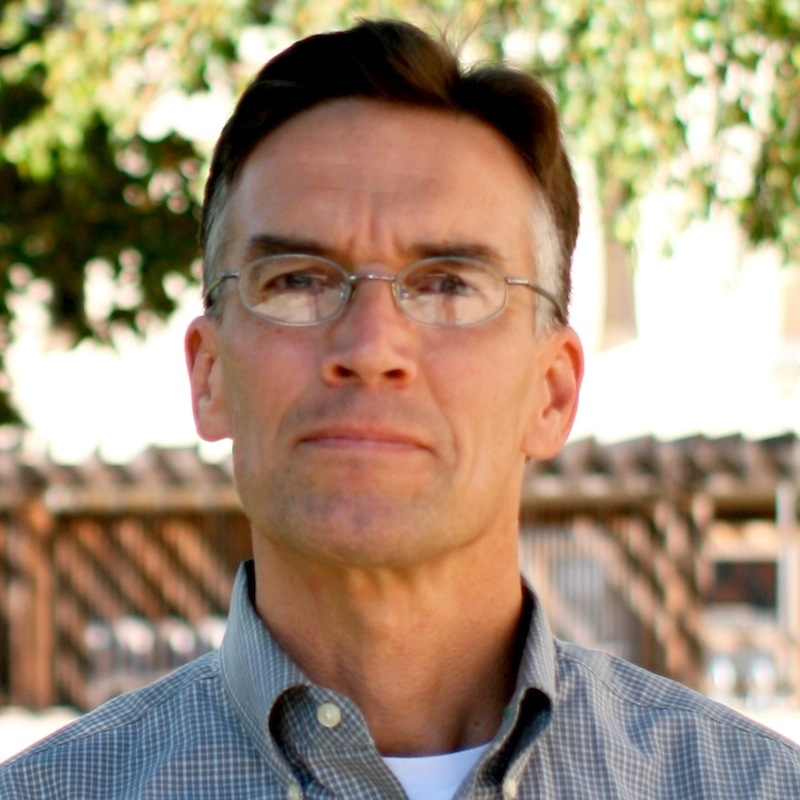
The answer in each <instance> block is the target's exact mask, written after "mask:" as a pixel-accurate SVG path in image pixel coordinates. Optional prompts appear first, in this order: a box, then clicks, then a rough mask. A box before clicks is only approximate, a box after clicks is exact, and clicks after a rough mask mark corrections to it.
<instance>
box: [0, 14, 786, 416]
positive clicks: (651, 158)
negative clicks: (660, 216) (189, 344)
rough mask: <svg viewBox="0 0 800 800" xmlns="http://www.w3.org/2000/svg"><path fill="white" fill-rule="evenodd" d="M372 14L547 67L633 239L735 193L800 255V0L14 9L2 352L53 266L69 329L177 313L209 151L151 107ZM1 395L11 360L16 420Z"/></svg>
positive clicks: (9, 29)
mask: <svg viewBox="0 0 800 800" xmlns="http://www.w3.org/2000/svg"><path fill="white" fill-rule="evenodd" d="M359 16H365V17H374V16H395V17H402V18H405V19H408V20H410V21H413V22H416V23H418V24H421V25H422V26H423V27H426V28H427V29H429V30H431V31H444V32H446V33H448V34H449V35H450V37H451V38H455V39H461V38H462V37H466V36H467V35H468V34H472V35H471V36H470V38H469V39H468V41H467V44H466V45H465V48H464V53H465V57H468V58H477V59H489V58H495V57H504V58H506V59H508V60H510V61H513V62H514V63H516V64H517V65H519V66H521V67H523V68H525V69H529V70H532V71H533V72H535V73H536V74H537V75H539V76H541V77H543V78H544V79H545V80H546V82H547V83H548V84H549V85H550V86H551V88H552V90H553V93H554V95H555V96H556V98H557V100H558V103H559V106H560V108H561V111H562V115H563V119H564V123H565V129H566V133H567V137H568V139H569V144H570V148H571V150H572V151H573V152H574V153H575V154H577V155H579V156H581V157H583V158H585V159H588V160H590V161H591V162H592V163H593V164H594V165H595V168H596V171H597V174H598V176H599V186H600V193H601V202H602V207H603V209H604V217H605V222H606V223H607V229H608V232H609V235H611V236H613V237H615V238H616V239H617V240H619V241H622V242H625V243H630V242H631V241H632V240H633V237H634V235H635V231H636V226H637V210H638V203H639V201H640V200H641V199H642V198H643V197H644V196H645V195H646V194H647V193H648V192H650V191H652V190H653V189H655V188H665V187H669V186H677V187H680V189H681V190H682V192H683V196H684V197H685V211H686V215H687V219H688V218H689V217H690V216H697V215H703V214H706V213H707V212H708V210H709V208H710V207H711V206H712V205H717V204H721V205H726V206H728V207H730V208H732V209H733V210H734V211H735V212H736V213H737V215H738V218H739V219H740V220H741V224H742V226H743V228H744V230H745V231H746V233H747V235H748V236H749V238H750V240H751V242H752V243H753V244H754V245H757V244H760V243H762V242H767V243H773V244H775V245H777V246H778V247H779V248H780V249H781V251H782V252H783V254H784V256H785V257H786V259H787V261H791V262H798V261H800V213H798V212H800V0H773V2H768V3H765V2H763V0H710V1H709V0H648V2H645V3H642V2H641V0H593V1H592V2H589V0H461V2H457V0H278V2H277V3H275V2H274V1H273V0H230V1H229V2H227V3H224V4H221V3H218V2H216V0H92V1H91V2H89V1H88V0H82V1H81V0H5V2H2V0H0V345H3V346H4V344H5V342H6V340H7V339H8V337H9V335H10V332H11V331H12V322H13V303H11V302H9V300H10V298H11V296H12V295H13V294H14V293H15V292H17V293H18V292H24V291H26V288H27V287H28V286H29V285H32V282H34V281H41V280H42V279H43V280H44V281H46V282H47V283H49V285H50V286H51V289H52V290H51V292H50V293H49V298H50V299H49V300H48V301H47V302H48V306H49V310H50V312H51V316H52V321H53V325H54V326H55V327H57V328H59V329H61V330H64V331H67V332H69V333H70V334H71V335H72V337H73V340H75V341H77V340H78V339H80V338H81V337H86V336H92V337H96V338H99V339H101V340H104V341H111V342H113V338H114V331H115V330H116V328H117V326H124V327H128V328H133V329H134V330H138V329H141V328H142V327H143V326H144V324H145V323H146V320H147V319H148V318H149V317H150V316H152V315H159V316H163V315H166V314H168V313H169V312H170V311H171V309H172V306H173V300H172V298H171V296H170V294H169V293H168V292H167V291H166V289H165V279H166V278H168V277H169V276H170V275H171V274H173V273H177V274H179V275H183V276H190V275H191V274H192V265H193V262H194V261H195V260H196V257H197V249H196V244H195V237H196V222H197V215H198V211H199V205H198V204H199V198H200V192H201V185H202V180H203V176H204V170H205V164H206V161H207V158H208V151H209V146H210V142H209V141H201V140H199V139H198V137H197V136H193V135H191V134H190V133H187V132H186V131H185V130H184V128H183V127H182V126H181V125H179V124H169V123H163V124H161V126H160V127H159V125H155V126H153V125H152V120H150V123H148V114H150V115H152V113H153V109H154V108H155V107H157V106H158V105H159V103H161V104H162V106H163V105H164V104H165V103H166V104H168V103H169V102H170V99H173V98H180V97H187V96H188V97H203V96H207V95H208V94H209V93H211V92H215V93H216V94H217V95H218V96H219V95H220V94H221V95H223V96H227V97H229V98H230V99H231V100H232V98H233V97H234V96H235V94H236V92H237V91H238V89H239V88H241V86H242V84H243V82H244V81H245V80H246V79H247V78H248V77H249V74H250V73H252V71H253V70H254V69H255V67H256V65H255V64H249V65H248V64H243V63H242V62H243V47H244V42H245V40H246V39H247V37H248V36H249V37H250V39H251V40H252V39H253V37H254V38H255V40H257V41H259V42H261V44H262V45H263V47H264V48H266V49H267V50H270V49H276V48H277V47H278V46H282V45H283V44H286V43H288V41H290V40H291V39H292V38H294V37H297V36H300V35H304V34H306V33H310V32H314V31H319V30H323V29H329V28H332V27H338V26H343V25H348V24H350V23H352V22H353V20H354V19H355V18H356V17H359ZM165 98H166V100H165ZM97 264H102V265H104V268H105V270H106V272H107V274H109V275H110V276H112V278H113V279H114V280H115V281H117V282H118V283H119V284H121V285H125V286H127V287H129V288H131V287H132V289H133V290H134V291H129V292H119V293H117V294H115V296H114V299H113V300H112V301H110V304H109V306H108V309H107V313H106V314H105V315H104V316H102V318H97V316H96V315H95V316H92V314H90V313H89V311H88V310H87V305H86V288H85V286H86V275H87V273H88V272H89V271H91V268H92V265H97ZM0 357H1V351H0ZM7 389H8V386H7V378H5V377H4V376H3V374H2V363H0V423H1V422H2V421H4V420H5V421H8V420H9V419H12V418H13V407H12V406H11V405H10V404H9V403H8V396H7V393H6V390H7Z"/></svg>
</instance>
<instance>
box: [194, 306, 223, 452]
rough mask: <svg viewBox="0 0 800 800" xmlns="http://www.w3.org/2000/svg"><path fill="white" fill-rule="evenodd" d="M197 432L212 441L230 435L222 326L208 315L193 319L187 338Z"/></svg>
mask: <svg viewBox="0 0 800 800" xmlns="http://www.w3.org/2000/svg"><path fill="white" fill-rule="evenodd" d="M184 349H185V354H186V367H187V369H188V372H189V385H190V388H191V393H192V411H193V412H194V422H195V427H196V428H197V433H198V434H199V435H200V437H201V438H203V439H205V440H206V441H209V442H214V441H217V440H219V439H225V438H227V437H229V436H230V425H229V416H228V408H227V401H226V396H225V391H224V382H223V380H222V365H221V362H220V360H219V343H218V329H217V326H216V324H215V323H214V322H213V320H211V319H209V318H208V317H198V318H197V319H194V320H192V322H191V323H189V327H188V328H187V330H186V337H185V340H184Z"/></svg>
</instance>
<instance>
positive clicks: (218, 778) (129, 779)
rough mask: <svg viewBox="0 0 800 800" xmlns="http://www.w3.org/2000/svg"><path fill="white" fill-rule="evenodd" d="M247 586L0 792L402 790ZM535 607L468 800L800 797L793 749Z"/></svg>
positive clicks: (390, 796) (311, 793) (243, 575)
mask: <svg viewBox="0 0 800 800" xmlns="http://www.w3.org/2000/svg"><path fill="white" fill-rule="evenodd" d="M251 586H252V566H249V567H248V566H243V567H242V569H240V571H239V574H238V575H237V578H236V583H235V586H234V590H233V598H232V604H231V613H230V617H229V621H228V628H227V631H226V634H225V638H224V641H223V644H222V647H221V649H220V650H219V652H216V653H211V654H209V655H206V656H203V657H202V658H200V659H198V660H196V661H194V662H192V663H191V664H188V665H187V666H185V667H183V668H181V669H179V670H177V671H175V672H174V673H172V674H171V675H169V676H168V677H166V678H165V679H163V680H161V681H159V682H157V683H154V684H152V685H151V686H148V687H145V688H144V689H140V690H138V691H135V692H132V693H129V694H127V695H122V696H120V697H118V698H116V699H114V700H112V701H110V702H109V703H106V704H105V705H104V706H102V707H100V708H99V709H97V710H95V711H93V712H91V713H89V714H87V715H85V716H84V717H82V718H81V719H79V720H77V721H76V722H74V723H72V724H71V725H69V726H67V727H66V728H64V729H62V730H61V731H60V732H57V733H55V734H53V735H52V736H51V737H49V738H47V739H45V740H43V741H42V742H40V743H39V744H36V745H34V746H33V747H32V748H30V749H28V750H27V751H26V752H25V753H23V754H20V755H19V756H17V757H15V758H13V759H11V760H10V761H8V762H6V764H5V765H4V766H3V767H0V799H1V800H302V798H307V800H322V798H326V799H329V798H364V800H366V799H367V798H370V799H374V800H402V798H404V794H403V790H402V788H401V787H400V785H399V783H398V782H397V780H396V779H395V778H394V776H393V775H392V773H391V772H390V771H389V769H388V768H387V767H386V766H385V765H384V763H383V761H382V760H381V756H380V754H379V753H378V751H377V750H376V749H375V746H374V743H373V741H372V738H371V737H370V734H369V731H368V730H367V726H366V724H365V722H364V719H363V717H362V715H361V713H360V712H359V710H358V708H357V707H356V706H355V705H354V704H353V703H352V702H351V701H350V700H349V699H348V698H346V697H343V696H341V695H339V694H337V693H336V692H332V691H330V690H328V689H324V688H322V687H320V686H315V685H314V684H312V683H311V682H310V681H309V680H308V679H307V678H306V677H305V676H304V675H303V673H302V672H301V671H300V669H299V668H298V667H297V666H296V665H295V664H294V663H293V662H292V661H291V660H290V659H289V658H288V657H287V656H286V654H285V653H284V652H283V651H282V650H281V649H280V647H279V646H278V645H277V644H276V642H275V641H274V640H273V639H272V637H271V636H270V634H269V632H268V631H267V630H266V628H265V627H264V626H263V624H262V623H261V622H260V620H259V618H258V617H257V616H256V614H255V612H254V609H253V605H252V601H251V596H250V595H251V593H250V587H251ZM531 607H532V613H531V619H530V629H529V632H528V636H527V643H526V646H525V650H524V653H523V658H522V662H521V666H520V671H519V676H518V682H517V689H516V691H515V693H514V696H513V698H512V700H511V702H510V703H509V705H508V708H507V710H506V714H505V716H504V720H503V723H502V725H501V727H500V729H499V731H498V732H497V735H496V736H495V738H494V740H493V741H492V742H491V744H490V746H489V748H488V750H487V751H486V753H485V754H484V755H483V757H482V758H481V759H480V761H479V762H478V764H477V765H476V766H475V767H474V769H473V770H472V771H471V772H470V774H469V775H468V776H467V777H466V779H465V780H464V783H463V784H462V786H461V787H460V789H459V791H458V792H457V794H456V797H457V798H458V799H459V800H462V799H464V800H466V798H469V800H489V798H492V799H493V800H515V799H516V798H520V799H522V798H543V799H544V798H553V799H555V798H559V799H560V800H561V799H563V800H566V799H567V798H575V799H576V800H577V799H578V798H580V800H587V798H591V799H592V800H594V799H595V798H603V799H604V800H605V799H606V798H608V799H609V800H610V799H611V798H619V799H620V800H621V799H622V798H627V799H628V800H650V799H652V800H655V799H656V798H664V800H666V798H670V799H671V800H692V798H719V800H735V799H736V798H741V800H756V798H763V800H798V798H800V749H799V748H797V747H796V746H794V745H793V744H791V743H790V742H788V741H786V740H785V739H783V738H781V737H780V736H778V735H777V734H775V733H772V732H770V731H768V730H766V729H765V728H762V727H760V726H758V725H756V724H755V723H753V722H750V721H749V720H747V719H745V718H744V717H742V716H740V715H738V714H736V713H734V712H733V711H731V710H729V709H727V708H725V707H724V706H722V705H719V704H717V703H714V702H712V701H710V700H708V699H706V698H704V697H702V696H700V695H698V694H696V693H694V692H692V691H690V690H689V689H686V688H685V687H683V686H680V685H678V684H676V683H673V682H672V681H669V680H666V679H664V678H662V677H658V676H655V675H652V674H650V673H648V672H646V671H644V670H642V669H639V668H638V667H635V666H633V665H631V664H629V663H626V662H624V661H622V660H620V659H618V658H615V657H612V656H610V655H607V654H604V653H600V652H595V651H590V650H586V649H584V648H580V647H576V646H574V645H571V644H565V643H562V642H559V641H556V640H554V639H553V637H552V635H551V633H550V630H549V627H548V625H547V622H546V621H545V619H544V616H543V615H542V613H541V611H540V609H539V606H538V604H537V603H536V602H535V599H534V598H532V596H531ZM323 707H324V710H321V709H323ZM430 713H431V716H432V718H435V715H436V713H437V711H436V709H435V708H432V709H431V710H430ZM420 724H422V725H424V724H425V720H420Z"/></svg>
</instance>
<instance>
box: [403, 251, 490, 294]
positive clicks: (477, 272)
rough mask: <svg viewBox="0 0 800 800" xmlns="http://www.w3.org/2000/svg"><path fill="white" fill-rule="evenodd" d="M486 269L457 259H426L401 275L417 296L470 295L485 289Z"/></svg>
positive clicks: (407, 287) (409, 290) (409, 291)
mask: <svg viewBox="0 0 800 800" xmlns="http://www.w3.org/2000/svg"><path fill="white" fill-rule="evenodd" d="M487 277H488V278H489V279H491V275H489V274H488V273H487V270H486V269H485V268H482V267H481V266H480V265H477V264H472V263H469V262H460V261H438V260H437V261H430V262H423V263H421V264H418V265H417V266H415V267H414V268H413V269H412V270H410V271H409V273H408V274H407V275H406V276H405V277H404V280H403V286H404V289H405V290H406V292H407V293H409V294H413V295H415V296H417V297H420V296H424V295H428V296H434V297H474V296H476V295H482V294H484V293H485V290H486V281H487Z"/></svg>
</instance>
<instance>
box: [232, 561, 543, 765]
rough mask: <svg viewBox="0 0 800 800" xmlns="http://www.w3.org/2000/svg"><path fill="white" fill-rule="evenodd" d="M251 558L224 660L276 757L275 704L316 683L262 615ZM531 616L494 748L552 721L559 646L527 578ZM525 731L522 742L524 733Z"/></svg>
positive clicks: (239, 699)
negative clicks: (272, 720) (255, 598)
mask: <svg viewBox="0 0 800 800" xmlns="http://www.w3.org/2000/svg"><path fill="white" fill-rule="evenodd" d="M254 589H255V576H254V570H253V564H252V562H246V563H245V564H242V566H241V567H240V568H239V571H238V573H237V575H236V579H235V582H234V587H233V593H232V598H231V608H230V614H229V618H228V626H227V630H226V632H225V637H224V640H223V643H222V647H221V650H220V663H221V669H222V672H223V675H224V680H225V683H226V685H227V688H228V692H229V695H230V698H231V701H232V703H233V705H234V707H235V709H236V711H237V713H238V715H239V717H240V719H241V720H242V721H243V723H244V725H245V727H246V728H247V729H248V733H249V734H250V736H251V738H252V739H253V741H254V742H256V744H258V745H259V747H260V749H262V752H265V753H266V754H269V755H274V749H273V743H272V740H271V736H270V735H269V720H270V715H271V713H272V709H273V707H274V706H275V704H276V702H277V701H278V700H279V699H280V698H281V697H282V696H284V695H286V693H287V692H289V691H290V690H292V689H294V688H297V687H308V688H313V684H312V682H311V681H310V680H309V679H308V677H307V676H306V675H305V674H304V673H303V672H302V670H301V669H300V668H299V667H298V666H297V665H296V664H295V663H294V662H293V661H292V660H291V659H290V658H289V656H288V655H287V654H286V653H285V652H284V651H283V649H282V648H281V647H280V645H279V644H278V643H277V642H276V641H275V639H273V637H272V636H271V634H270V632H269V630H268V629H267V627H266V626H265V625H264V624H263V622H262V621H261V620H260V618H259V617H258V615H257V613H256V611H255V607H254V603H253V599H252V598H253V595H254ZM523 598H524V603H525V609H526V615H527V616H528V618H529V621H528V628H527V635H526V637H525V643H524V645H523V649H522V655H521V659H520V667H519V672H518V677H517V686H516V689H515V691H514V695H513V697H512V698H511V701H510V702H509V704H508V706H507V708H506V713H505V714H504V719H503V723H502V725H501V727H500V730H499V731H498V733H497V736H496V737H495V739H494V740H493V742H492V743H491V748H490V749H491V750H492V751H494V752H497V751H499V750H500V749H503V750H505V749H506V747H507V746H508V744H509V740H510V739H514V740H515V743H516V746H515V747H514V749H515V750H516V749H517V747H518V746H519V745H524V742H527V741H529V740H530V741H532V739H533V738H536V737H537V736H538V735H539V734H540V733H541V732H542V730H544V728H545V727H546V726H547V724H548V723H549V721H550V715H551V709H552V706H553V702H554V699H555V696H556V650H555V644H554V640H553V636H552V633H551V631H550V627H549V625H548V623H547V619H546V618H545V615H544V612H543V611H542V609H541V606H540V604H539V602H538V600H537V598H536V596H535V594H534V593H533V590H532V589H531V588H530V586H529V585H528V584H527V583H525V582H523ZM521 734H522V740H523V741H521V740H520V738H519V737H520V735H521Z"/></svg>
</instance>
